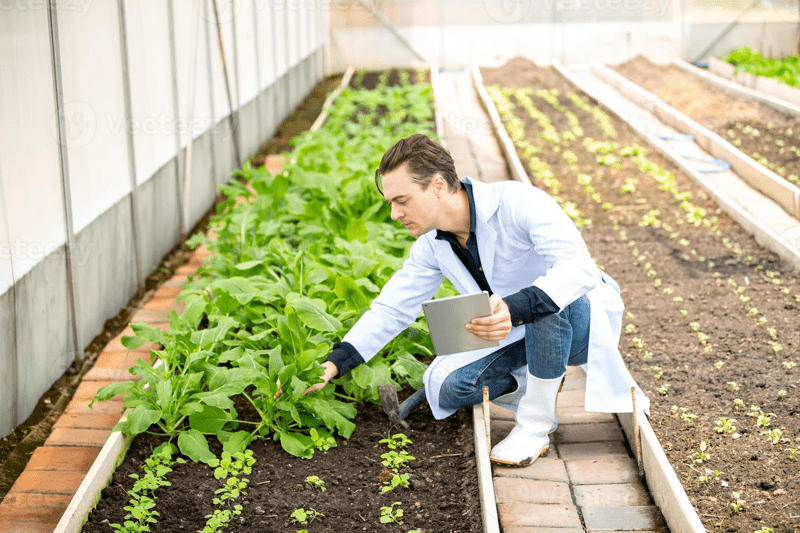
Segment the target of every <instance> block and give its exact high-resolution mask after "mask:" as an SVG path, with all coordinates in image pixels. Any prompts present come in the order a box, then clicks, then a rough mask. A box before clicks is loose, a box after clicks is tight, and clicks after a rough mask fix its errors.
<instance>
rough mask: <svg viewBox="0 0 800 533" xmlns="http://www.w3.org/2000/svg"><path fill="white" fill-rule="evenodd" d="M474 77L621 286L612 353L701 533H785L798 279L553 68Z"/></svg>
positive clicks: (792, 493) (534, 173) (793, 470)
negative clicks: (619, 358) (621, 311)
mask: <svg viewBox="0 0 800 533" xmlns="http://www.w3.org/2000/svg"><path fill="white" fill-rule="evenodd" d="M481 72H482V75H483V78H484V83H485V85H486V86H487V87H488V88H489V91H490V94H492V96H493V98H494V99H495V102H496V103H497V107H498V110H499V112H500V114H501V116H502V117H503V119H504V123H505V126H506V129H507V131H508V133H509V136H510V137H511V138H512V140H513V141H514V144H515V146H516V148H517V152H518V154H519V155H520V158H521V159H522V162H523V164H524V166H525V167H526V170H527V172H528V174H529V175H530V176H531V178H532V181H533V182H534V185H536V186H539V187H541V188H543V189H545V190H548V191H549V192H551V193H552V194H554V195H555V196H556V197H557V198H559V199H560V201H561V202H562V206H563V207H564V208H565V210H566V211H567V212H568V213H569V214H570V215H571V216H572V217H573V219H574V220H575V221H576V223H577V224H578V226H579V227H582V231H583V234H584V238H585V239H586V241H587V244H588V246H589V249H590V251H591V252H592V254H593V256H594V258H595V259H596V261H597V262H598V264H600V265H602V267H603V268H604V269H605V270H606V271H607V272H609V274H611V275H612V276H613V277H614V278H615V279H616V280H617V281H618V282H619V283H620V286H621V287H622V297H623V300H624V301H625V303H626V306H627V311H628V314H627V315H626V319H625V323H624V325H623V328H624V332H623V338H622V342H621V351H622V353H623V356H624V357H625V359H626V363H627V364H628V366H629V368H630V369H631V372H632V374H633V375H634V377H635V378H636V380H637V382H638V383H639V384H640V386H641V387H642V389H643V390H644V391H645V393H647V394H648V396H650V398H651V400H652V408H651V414H652V416H651V420H650V422H651V424H652V426H653V428H654V430H655V432H656V434H657V435H658V437H659V440H660V442H661V444H662V446H663V447H664V449H665V451H666V453H667V456H668V458H669V460H670V462H671V464H672V466H673V468H674V469H675V471H676V472H677V473H678V476H679V477H680V478H681V480H682V482H683V485H684V488H685V490H686V492H687V493H688V495H689V497H690V500H691V501H692V504H693V505H694V506H695V508H696V509H697V511H698V513H699V514H700V517H701V519H702V520H703V523H704V526H705V527H706V529H707V530H721V531H735V532H742V531H747V532H752V531H757V530H761V528H772V529H774V531H776V532H785V533H789V532H794V531H796V530H797V528H798V527H799V526H800V517H798V516H797V515H798V513H797V511H796V509H798V508H800V497H799V496H798V489H800V481H798V476H797V472H798V463H797V457H796V453H797V448H798V444H800V440H798V439H799V437H800V423H799V422H798V419H797V417H796V415H797V413H798V410H800V395H799V394H798V393H799V391H798V381H800V380H799V379H798V374H797V369H796V368H795V363H797V362H800V332H798V328H797V327H796V324H797V323H798V318H800V311H798V308H800V278H799V277H798V275H797V274H796V273H792V272H790V271H788V269H786V268H785V266H784V265H782V264H780V262H779V261H778V260H777V258H776V257H775V256H774V255H773V254H772V253H770V252H767V251H765V250H764V249H763V248H761V247H760V246H759V245H758V244H757V243H756V242H755V241H754V239H753V238H752V237H751V236H750V235H748V234H747V233H746V232H744V231H743V230H742V229H741V228H740V227H739V226H738V225H736V224H735V223H734V222H733V221H732V220H731V219H729V218H728V217H727V216H725V215H724V214H722V212H721V211H720V210H719V209H718V208H717V206H716V205H714V204H713V203H712V202H711V201H709V200H708V198H707V196H706V195H705V193H704V192H703V191H702V190H701V189H700V188H699V187H697V186H696V185H694V183H693V182H692V181H691V180H690V179H689V178H688V177H687V176H685V175H683V174H682V173H681V172H679V171H677V169H676V168H675V167H674V166H673V165H672V164H671V163H670V162H668V161H667V160H666V159H664V158H662V157H660V156H659V155H658V154H656V153H654V152H652V151H648V150H646V149H645V148H644V147H643V146H642V145H643V144H645V143H644V141H642V140H641V139H638V138H636V137H635V136H634V135H633V134H632V133H631V131H630V130H629V128H628V126H627V125H626V124H625V123H623V122H621V121H620V120H618V119H616V118H615V117H614V116H612V115H611V114H610V113H607V112H606V111H605V110H604V109H602V108H601V107H600V106H598V105H596V102H594V101H592V100H591V99H590V98H588V97H587V96H586V95H584V94H582V93H580V92H579V91H578V90H577V89H576V88H575V87H573V86H572V85H570V84H569V83H568V82H567V81H566V80H565V79H564V78H562V77H561V76H560V75H558V74H557V73H556V72H555V71H554V70H552V69H544V68H538V67H536V66H535V65H533V64H532V63H530V62H529V61H527V60H522V59H516V60H512V61H510V62H509V63H508V64H506V65H505V66H503V67H501V68H498V69H488V68H484V69H482V70H481ZM652 83H653V84H658V83H659V81H658V79H655V80H653V81H652ZM493 85H494V87H492V86H493ZM519 89H521V90H519ZM735 400H739V401H735ZM673 406H674V407H673ZM751 406H755V408H753V407H751ZM751 412H752V414H753V415H754V416H749V414H750V413H751ZM732 420H735V421H732ZM732 426H736V428H735V429H733V427H732ZM734 493H736V494H738V496H735V495H734ZM740 500H741V501H740ZM767 530H768V529H767Z"/></svg>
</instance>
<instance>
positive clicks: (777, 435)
mask: <svg viewBox="0 0 800 533" xmlns="http://www.w3.org/2000/svg"><path fill="white" fill-rule="evenodd" d="M761 434H762V435H766V436H767V438H768V439H769V441H770V442H771V443H772V444H778V443H779V442H780V441H781V437H782V436H783V431H781V430H780V429H779V428H775V429H772V430H770V431H762V432H761Z"/></svg>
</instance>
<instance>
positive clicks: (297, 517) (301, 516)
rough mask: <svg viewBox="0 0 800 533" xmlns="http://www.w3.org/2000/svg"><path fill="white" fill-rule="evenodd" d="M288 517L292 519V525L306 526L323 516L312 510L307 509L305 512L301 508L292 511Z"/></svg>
mask: <svg viewBox="0 0 800 533" xmlns="http://www.w3.org/2000/svg"><path fill="white" fill-rule="evenodd" d="M289 516H290V518H291V519H292V524H296V523H300V524H308V523H309V522H313V521H314V519H315V518H319V517H321V516H325V515H324V514H322V513H320V512H319V511H317V510H316V509H314V508H309V509H308V510H305V509H304V508H303V507H300V508H299V509H295V510H294V511H292V514H291V515H289Z"/></svg>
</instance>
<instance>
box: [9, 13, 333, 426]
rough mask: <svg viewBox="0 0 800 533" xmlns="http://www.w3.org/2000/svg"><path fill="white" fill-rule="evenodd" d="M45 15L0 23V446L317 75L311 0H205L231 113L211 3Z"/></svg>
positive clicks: (323, 29)
mask: <svg viewBox="0 0 800 533" xmlns="http://www.w3.org/2000/svg"><path fill="white" fill-rule="evenodd" d="M52 5H53V6H54V7H49V6H48V2H46V1H41V2H15V3H8V7H2V16H0V49H2V50H3V69H4V71H3V75H2V76H0V124H2V127H0V210H1V212H0V331H1V332H2V334H0V406H2V409H0V437H2V436H5V435H7V434H8V433H9V432H10V431H11V430H12V429H13V428H14V427H16V426H17V425H18V424H20V423H22V422H23V421H24V420H25V419H26V418H27V417H28V416H29V415H30V414H31V412H32V411H33V409H34V407H35V405H36V403H37V401H38V400H39V398H40V397H41V395H42V394H43V393H44V392H45V391H47V389H48V388H49V387H50V386H51V385H52V384H53V383H54V382H55V381H56V380H57V379H58V378H59V377H60V376H61V375H62V374H63V373H64V371H65V370H66V368H67V367H68V366H69V365H70V364H71V363H72V362H73V361H74V360H75V358H76V355H77V353H76V352H82V351H83V349H84V348H85V347H86V346H87V345H88V344H89V342H91V340H92V338H93V337H95V336H96V335H97V334H98V333H100V332H101V331H102V329H103V325H104V323H105V321H106V320H107V319H108V318H110V317H112V316H114V315H116V314H117V313H118V312H119V311H120V309H122V308H124V307H125V306H126V305H127V303H128V301H129V300H130V298H131V297H132V296H133V295H134V294H135V293H136V291H137V290H138V288H139V286H140V283H142V282H143V280H144V278H146V277H147V276H148V275H149V274H150V273H151V272H152V271H153V270H154V269H155V268H157V267H158V265H159V264H160V262H161V260H162V258H163V257H164V256H165V255H166V254H167V253H169V252H170V251H171V250H172V249H174V248H175V247H176V246H177V245H178V244H179V243H180V241H181V236H182V233H184V232H186V231H188V230H190V229H191V228H192V226H193V225H194V224H195V223H196V222H197V221H198V220H199V219H200V218H202V216H203V215H204V214H205V213H206V212H207V211H208V210H209V208H211V206H212V205H213V203H214V200H215V195H216V187H217V185H219V184H221V183H224V182H226V181H228V180H229V179H230V177H231V172H232V171H233V170H235V169H236V168H237V161H236V155H235V154H236V151H235V149H234V142H235V140H236V141H238V149H239V153H240V154H241V155H240V157H241V159H242V162H243V161H244V160H245V159H247V157H249V156H250V155H252V154H253V153H255V152H256V151H257V149H258V147H259V145H260V143H261V142H262V141H264V140H266V139H267V138H269V137H270V136H271V135H272V134H273V132H274V131H275V129H276V127H277V126H278V125H279V124H280V122H281V121H282V120H283V119H284V118H285V117H286V116H287V115H288V114H289V113H290V112H291V110H292V109H293V108H294V107H295V106H297V105H298V104H299V103H300V102H301V101H302V99H303V98H304V97H305V95H306V94H308V92H310V90H311V89H312V88H313V87H314V85H315V84H316V83H317V82H318V81H319V80H320V79H321V78H322V77H323V75H324V70H326V67H325V66H324V65H323V64H324V58H325V57H326V53H325V50H326V47H327V43H326V41H327V38H328V32H327V27H328V7H327V5H326V4H325V2H324V0H306V1H304V2H294V3H292V2H279V1H275V0H270V1H267V0H226V1H223V0H217V6H218V9H219V11H218V16H219V22H220V29H221V30H220V35H221V37H222V38H221V40H222V43H223V47H224V54H225V61H224V63H225V65H226V67H227V75H228V82H229V84H230V90H231V100H232V103H233V105H232V106H229V105H228V97H227V92H226V87H225V78H224V77H223V66H222V65H223V61H222V56H221V53H220V45H219V39H218V33H217V24H216V19H215V18H214V13H213V11H212V4H211V3H210V0H167V1H164V0H124V1H123V0H96V1H91V2H89V1H76V2H52ZM192 98H193V99H194V105H193V108H192V107H191V102H192ZM59 108H60V109H61V110H62V112H61V113H59V112H58V110H59ZM231 113H233V119H234V123H235V130H236V132H237V136H234V135H233V130H232V128H231V124H230V116H231ZM190 117H191V118H190ZM190 138H191V139H192V145H191V163H190V169H191V175H190V180H189V182H188V188H187V189H186V190H187V191H188V192H187V198H188V201H186V202H185V203H186V205H187V206H188V209H186V210H184V208H183V205H184V187H185V183H184V156H185V152H186V148H187V146H188V143H189V140H190ZM184 211H185V212H184ZM68 243H72V244H71V246H68ZM73 310H74V311H73ZM73 313H74V316H75V317H76V320H74V321H73V320H72V316H73Z"/></svg>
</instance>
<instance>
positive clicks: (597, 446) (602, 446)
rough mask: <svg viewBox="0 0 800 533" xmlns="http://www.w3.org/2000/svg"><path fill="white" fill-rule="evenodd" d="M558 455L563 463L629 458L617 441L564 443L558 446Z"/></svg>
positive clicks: (622, 445) (623, 447) (623, 446)
mask: <svg viewBox="0 0 800 533" xmlns="http://www.w3.org/2000/svg"><path fill="white" fill-rule="evenodd" d="M558 454H559V456H560V457H561V458H562V459H563V460H565V461H580V460H583V459H613V458H620V457H623V458H627V457H630V455H629V454H628V449H627V448H626V447H625V444H624V443H623V442H622V441H618V440H611V441H605V442H576V443H564V444H560V445H559V446H558Z"/></svg>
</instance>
